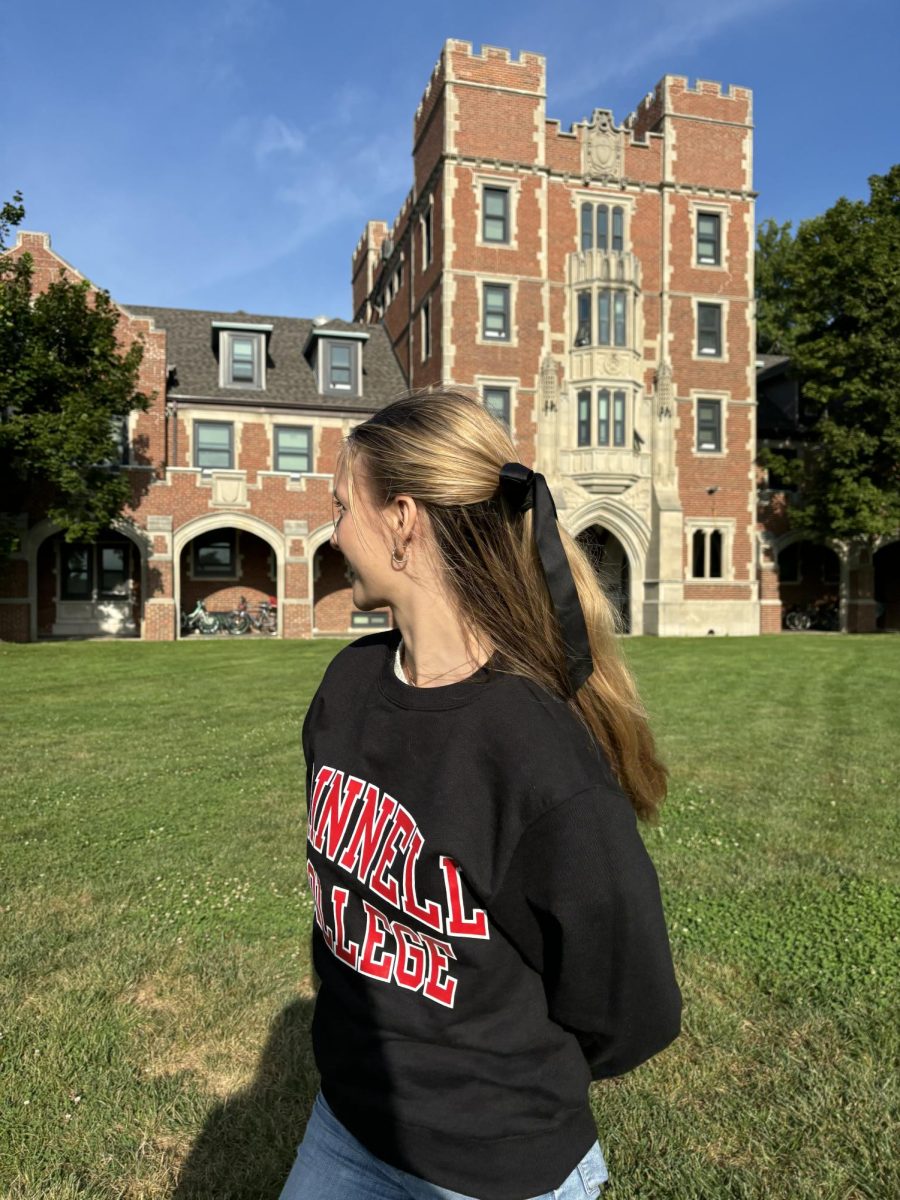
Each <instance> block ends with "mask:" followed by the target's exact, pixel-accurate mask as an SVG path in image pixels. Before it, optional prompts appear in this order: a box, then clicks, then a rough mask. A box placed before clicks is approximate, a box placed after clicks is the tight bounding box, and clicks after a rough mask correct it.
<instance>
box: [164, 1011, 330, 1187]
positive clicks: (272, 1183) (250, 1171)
mask: <svg viewBox="0 0 900 1200" xmlns="http://www.w3.org/2000/svg"><path fill="white" fill-rule="evenodd" d="M314 1007H315V1000H314V999H310V1000H306V999H302V1000H297V1001H295V1002H294V1003H292V1004H289V1005H288V1006H287V1008H285V1009H283V1010H282V1012H281V1013H280V1014H279V1016H278V1017H277V1018H276V1019H275V1021H274V1023H273V1025H272V1030H271V1033H270V1035H269V1040H268V1042H267V1043H266V1046H265V1049H264V1050H263V1052H262V1055H261V1057H260V1060H259V1065H258V1067H257V1072H256V1077H255V1079H254V1080H253V1083H252V1084H251V1085H250V1086H249V1087H248V1088H246V1089H245V1090H244V1091H242V1092H238V1093H237V1094H236V1095H234V1096H230V1097H229V1098H228V1099H227V1100H225V1101H224V1102H223V1103H222V1104H220V1105H218V1106H217V1107H216V1108H215V1109H213V1111H212V1112H211V1113H210V1114H209V1116H208V1117H207V1119H206V1124H205V1125H204V1127H203V1130H202V1131H201V1133H200V1135H199V1137H198V1138H197V1141H196V1142H195V1144H194V1146H193V1148H192V1149H191V1151H190V1154H189V1155H188V1157H187V1159H186V1161H185V1164H184V1166H183V1168H182V1170H181V1174H180V1176H179V1181H178V1184H177V1186H176V1187H175V1190H174V1191H172V1192H171V1193H170V1198H171V1200H277V1197H278V1195H279V1193H280V1191H281V1189H282V1187H283V1186H284V1182H285V1180H286V1179H287V1177H288V1174H289V1173H290V1169H291V1167H292V1165H293V1163H294V1159H295V1158H296V1156H297V1147H298V1146H299V1144H300V1142H301V1141H302V1139H303V1133H304V1130H305V1129H306V1122H307V1120H308V1119H309V1115H310V1112H311V1111H312V1105H313V1100H314V1098H315V1094H316V1091H317V1090H318V1086H319V1074H318V1071H317V1070H316V1065H315V1061H314V1059H313V1051H312V1043H311V1040H310V1023H311V1021H312V1014H313V1009H314Z"/></svg>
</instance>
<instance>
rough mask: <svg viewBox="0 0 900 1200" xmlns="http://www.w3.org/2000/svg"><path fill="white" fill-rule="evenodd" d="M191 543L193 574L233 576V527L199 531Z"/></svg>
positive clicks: (234, 560) (220, 576)
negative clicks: (205, 531)
mask: <svg viewBox="0 0 900 1200" xmlns="http://www.w3.org/2000/svg"><path fill="white" fill-rule="evenodd" d="M191 544H192V546H193V550H194V555H193V558H194V563H193V566H194V575H195V576H213V577H217V578H226V577H227V578H233V577H234V574H235V562H236V556H235V531H234V530H233V529H214V530H213V531H212V532H211V533H201V534H200V535H199V536H198V537H195V538H194V540H193V542H192V543H191Z"/></svg>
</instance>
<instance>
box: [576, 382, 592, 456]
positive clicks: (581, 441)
mask: <svg viewBox="0 0 900 1200" xmlns="http://www.w3.org/2000/svg"><path fill="white" fill-rule="evenodd" d="M590 444H591V393H590V392H579V393H578V445H579V446H589V445H590Z"/></svg>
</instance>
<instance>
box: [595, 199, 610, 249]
mask: <svg viewBox="0 0 900 1200" xmlns="http://www.w3.org/2000/svg"><path fill="white" fill-rule="evenodd" d="M597 249H598V250H608V249H609V208H608V207H607V205H605V204H598V205H597Z"/></svg>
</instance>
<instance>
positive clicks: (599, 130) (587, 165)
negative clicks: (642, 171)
mask: <svg viewBox="0 0 900 1200" xmlns="http://www.w3.org/2000/svg"><path fill="white" fill-rule="evenodd" d="M623 156H624V149H623V140H622V130H621V129H616V128H615V126H614V125H613V116H612V112H611V111H610V110H609V109H608V108H595V109H594V115H593V117H592V119H591V123H590V125H589V126H588V127H587V130H586V132H585V138H584V173H585V175H592V176H594V178H596V179H617V180H619V179H621V178H622V175H623V173H624V171H623V162H624V157H623Z"/></svg>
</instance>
